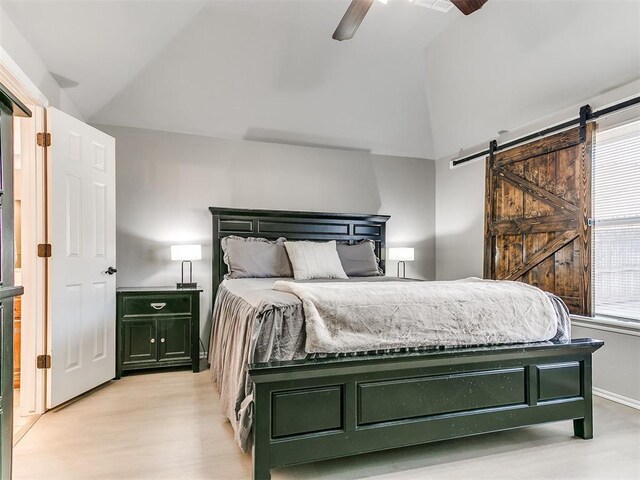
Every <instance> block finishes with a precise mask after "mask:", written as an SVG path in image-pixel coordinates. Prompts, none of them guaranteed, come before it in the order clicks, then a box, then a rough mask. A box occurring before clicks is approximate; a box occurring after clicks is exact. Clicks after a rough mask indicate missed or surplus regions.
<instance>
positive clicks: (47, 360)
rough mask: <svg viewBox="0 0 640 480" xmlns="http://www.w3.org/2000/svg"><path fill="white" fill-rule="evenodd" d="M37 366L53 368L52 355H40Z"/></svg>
mask: <svg viewBox="0 0 640 480" xmlns="http://www.w3.org/2000/svg"><path fill="white" fill-rule="evenodd" d="M36 365H37V367H38V368H43V369H44V368H51V355H38V357H37V361H36Z"/></svg>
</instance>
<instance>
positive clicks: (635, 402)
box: [593, 387, 640, 410]
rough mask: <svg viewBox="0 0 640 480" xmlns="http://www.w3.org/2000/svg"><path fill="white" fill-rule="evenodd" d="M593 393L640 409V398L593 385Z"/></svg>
mask: <svg viewBox="0 0 640 480" xmlns="http://www.w3.org/2000/svg"><path fill="white" fill-rule="evenodd" d="M593 394H594V395H597V396H598V397H602V398H606V399H607V400H611V401H612V402H616V403H621V404H622V405H626V406H627V407H631V408H635V409H636V410H640V400H636V399H635V398H629V397H625V396H623V395H618V394H617V393H613V392H609V391H607V390H603V389H601V388H596V387H593Z"/></svg>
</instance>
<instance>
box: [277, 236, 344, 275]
mask: <svg viewBox="0 0 640 480" xmlns="http://www.w3.org/2000/svg"><path fill="white" fill-rule="evenodd" d="M284 248H286V249H287V254H289V260H290V261H291V265H292V266H293V278H295V279H296V280H311V279H314V278H348V277H347V274H346V273H344V268H342V263H340V257H339V256H338V250H337V249H336V242H335V241H331V242H308V241H303V242H284Z"/></svg>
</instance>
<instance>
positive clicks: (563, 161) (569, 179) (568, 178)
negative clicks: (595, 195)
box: [552, 145, 581, 205]
mask: <svg viewBox="0 0 640 480" xmlns="http://www.w3.org/2000/svg"><path fill="white" fill-rule="evenodd" d="M580 154H581V146H580V145H575V146H573V147H571V148H566V149H564V150H560V151H558V152H554V153H553V157H554V160H555V162H556V164H557V175H556V181H555V187H554V189H553V190H552V191H553V193H555V194H556V195H558V196H559V197H561V198H564V199H565V200H566V201H567V202H569V203H572V204H574V205H578V204H579V203H580V190H579V185H578V178H577V177H576V160H577V159H578V158H580Z"/></svg>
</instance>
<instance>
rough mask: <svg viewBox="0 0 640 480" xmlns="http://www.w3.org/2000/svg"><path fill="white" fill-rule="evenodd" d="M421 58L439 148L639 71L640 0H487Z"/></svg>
mask: <svg viewBox="0 0 640 480" xmlns="http://www.w3.org/2000/svg"><path fill="white" fill-rule="evenodd" d="M424 58H425V82H426V86H427V92H428V94H429V111H430V114H431V125H432V135H433V141H434V145H433V147H434V155H433V157H434V158H441V157H443V156H445V155H449V154H452V153H454V152H457V151H458V150H459V149H461V148H468V147H472V146H474V145H476V144H477V143H479V142H484V141H485V140H486V139H488V138H489V137H492V136H494V135H496V134H497V132H498V131H500V130H513V129H515V128H518V127H520V126H522V125H523V124H525V123H528V122H531V121H532V120H535V119H537V118H539V117H542V116H545V115H547V114H549V113H551V112H555V111H557V110H558V109H562V108H565V107H569V106H571V105H573V104H575V103H577V102H580V101H582V100H583V99H584V98H589V97H594V96H597V95H599V94H600V93H601V92H603V91H605V90H607V89H611V88H614V87H616V86H618V85H622V84H624V83H628V82H631V81H632V80H635V79H637V78H638V77H640V2H637V1H625V0H622V1H620V0H591V1H572V0H553V1H541V0H535V1H522V0H518V1H514V0H511V1H506V0H501V1H500V0H497V1H495V0H491V1H490V2H487V4H486V5H484V6H483V7H482V9H481V10H479V11H478V12H476V13H474V14H473V15H471V16H470V17H468V18H465V19H464V21H459V22H455V23H453V24H452V25H450V26H449V28H447V29H446V30H445V31H444V32H443V33H442V34H440V35H439V36H438V37H437V38H436V39H435V40H434V41H433V42H432V43H431V44H430V45H429V47H428V48H427V49H426V52H425V55H424Z"/></svg>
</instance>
